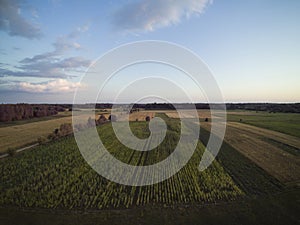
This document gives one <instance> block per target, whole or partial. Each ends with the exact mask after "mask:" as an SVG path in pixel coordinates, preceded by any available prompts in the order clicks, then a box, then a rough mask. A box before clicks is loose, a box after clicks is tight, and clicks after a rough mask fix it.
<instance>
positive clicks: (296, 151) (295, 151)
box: [263, 137, 300, 156]
mask: <svg viewBox="0 0 300 225" xmlns="http://www.w3.org/2000/svg"><path fill="white" fill-rule="evenodd" d="M263 140H264V141H266V142H268V143H270V144H273V145H274V146H277V147H278V148H280V149H282V150H284V151H287V152H288V153H291V154H293V155H295V156H299V155H300V149H299V148H296V147H294V146H291V145H288V144H286V143H282V142H280V141H277V140H274V139H271V138H267V137H265V138H263Z"/></svg>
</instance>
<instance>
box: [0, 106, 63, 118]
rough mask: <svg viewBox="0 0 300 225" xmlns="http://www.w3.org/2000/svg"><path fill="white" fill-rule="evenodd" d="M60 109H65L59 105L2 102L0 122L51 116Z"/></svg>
mask: <svg viewBox="0 0 300 225" xmlns="http://www.w3.org/2000/svg"><path fill="white" fill-rule="evenodd" d="M61 111H65V108H64V107H62V106H60V105H40V104H39V105H32V104H2V105H0V122H9V121H15V120H23V119H31V118H34V117H44V116H51V115H55V114H57V113H58V112H61Z"/></svg>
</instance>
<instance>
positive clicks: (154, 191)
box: [0, 119, 244, 209]
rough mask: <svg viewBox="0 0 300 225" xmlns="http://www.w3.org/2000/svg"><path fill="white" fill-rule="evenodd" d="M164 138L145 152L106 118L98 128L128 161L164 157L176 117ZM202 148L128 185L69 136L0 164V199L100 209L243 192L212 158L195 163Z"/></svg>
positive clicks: (138, 125)
mask: <svg viewBox="0 0 300 225" xmlns="http://www.w3.org/2000/svg"><path fill="white" fill-rule="evenodd" d="M167 123H168V127H169V128H170V129H169V131H168V132H167V136H166V138H165V140H164V141H163V142H162V144H161V145H160V146H158V147H157V148H156V149H154V150H151V152H137V151H133V150H130V149H126V148H124V147H123V146H122V145H121V144H120V143H119V142H118V141H117V140H116V138H115V137H114V134H113V130H112V127H111V124H105V125H103V126H101V127H99V128H98V131H99V134H100V137H101V139H102V140H105V141H104V144H105V145H106V146H107V148H108V149H109V151H111V154H113V155H114V156H115V157H116V158H119V159H120V160H122V161H124V162H127V163H129V164H133V165H146V164H152V163H154V162H156V161H160V160H162V159H164V158H166V157H167V156H168V155H169V154H170V149H172V147H173V146H175V145H176V144H177V140H178V136H179V132H178V130H177V129H178V123H179V120H174V119H173V120H172V119H168V121H167ZM132 129H134V130H135V133H136V134H138V133H141V134H144V133H145V131H146V133H147V129H148V125H147V123H146V122H133V123H132ZM203 151H204V146H203V145H202V144H201V143H200V142H199V144H198V147H197V149H196V151H195V153H194V155H193V157H192V158H191V160H190V161H189V163H188V164H187V165H186V166H185V167H184V168H182V169H181V170H180V171H179V172H178V173H177V174H176V175H174V176H173V177H171V178H170V179H168V180H165V181H163V182H161V183H158V184H155V185H150V186H144V187H131V186H125V185H120V184H116V183H114V182H110V181H108V180H106V179H105V178H103V177H101V176H100V175H98V174H97V173H96V172H95V171H94V170H92V169H91V168H90V167H89V166H88V165H87V164H86V163H85V161H84V159H83V158H82V156H81V155H80V152H79V151H78V149H77V145H76V142H75V140H74V138H73V137H69V138H64V139H62V140H59V141H57V142H53V143H50V144H47V145H44V146H39V147H36V148H35V149H33V150H30V151H26V152H24V153H23V154H19V155H17V156H16V157H13V158H7V159H4V160H3V161H2V163H1V164H0V170H1V171H2V176H1V178H0V183H1V186H0V204H1V205H15V206H18V207H38V208H62V209H73V208H74V209H76V208H79V209H82V208H90V209H103V208H129V207H132V206H138V205H147V204H158V205H172V204H187V203H188V204H199V203H208V202H216V201H228V200H233V199H237V198H239V197H242V196H243V195H244V193H243V191H242V190H241V189H240V188H239V187H238V186H237V185H236V184H235V183H234V182H233V180H232V179H231V177H230V176H229V174H228V173H227V172H226V171H225V170H224V169H223V167H222V166H221V165H220V164H219V163H218V162H217V161H214V163H213V164H212V165H211V166H210V167H209V168H208V169H207V170H205V171H204V172H199V171H198V169H197V166H198V164H199V161H200V157H201V155H202V153H203Z"/></svg>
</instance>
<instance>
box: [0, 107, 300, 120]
mask: <svg viewBox="0 0 300 225" xmlns="http://www.w3.org/2000/svg"><path fill="white" fill-rule="evenodd" d="M112 106H113V104H111V103H97V104H82V105H77V106H76V107H75V108H79V109H80V108H91V107H95V108H96V109H110V108H112ZM120 106H121V104H120ZM195 106H196V109H210V106H212V107H213V108H215V109H217V108H218V107H221V105H220V104H211V105H209V104H207V103H196V104H187V103H182V104H180V103H175V104H169V103H148V104H133V105H132V108H133V109H136V108H140V109H145V110H175V107H176V108H178V109H191V108H194V107H195ZM72 108H73V106H72V104H25V103H21V104H0V122H9V121H16V120H23V119H31V118H34V117H44V116H51V115H56V114H57V113H58V112H62V111H65V110H72ZM226 108H227V110H251V111H267V112H270V113H276V112H283V113H300V103H227V104H226Z"/></svg>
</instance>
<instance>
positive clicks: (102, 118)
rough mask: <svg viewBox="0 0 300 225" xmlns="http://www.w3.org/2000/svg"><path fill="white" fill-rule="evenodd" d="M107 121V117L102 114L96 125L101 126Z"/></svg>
mask: <svg viewBox="0 0 300 225" xmlns="http://www.w3.org/2000/svg"><path fill="white" fill-rule="evenodd" d="M106 121H107V119H106V117H105V116H104V115H103V114H101V115H100V117H99V119H98V120H96V125H101V124H103V123H105V122H106Z"/></svg>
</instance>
